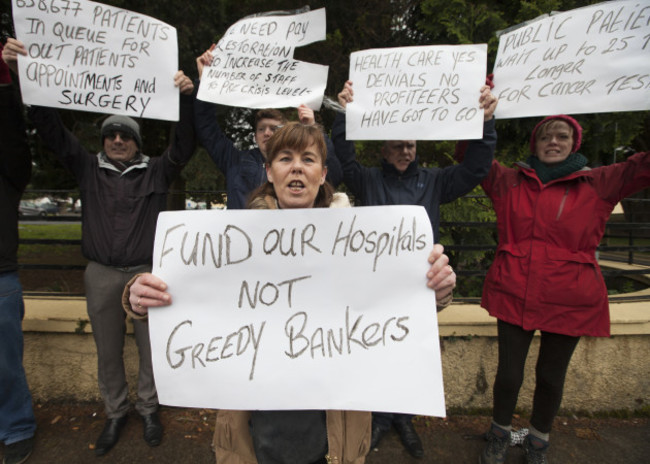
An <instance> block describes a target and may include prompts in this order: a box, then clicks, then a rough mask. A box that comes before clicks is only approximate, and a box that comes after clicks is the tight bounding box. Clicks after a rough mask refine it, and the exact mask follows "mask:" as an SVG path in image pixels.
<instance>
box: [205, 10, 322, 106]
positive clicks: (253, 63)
mask: <svg viewBox="0 0 650 464" xmlns="http://www.w3.org/2000/svg"><path fill="white" fill-rule="evenodd" d="M324 39H325V8H320V9H318V10H314V11H310V12H307V13H301V14H297V15H286V16H257V17H253V18H245V19H242V20H240V21H237V22H236V23H235V24H233V25H232V26H230V28H228V30H227V31H226V33H225V34H224V36H223V37H222V38H221V40H220V41H219V43H217V46H216V48H215V49H214V50H213V52H212V54H213V60H212V63H211V65H210V66H206V67H205V68H204V69H203V75H202V76H201V84H200V86H199V92H198V96H197V97H198V98H199V99H200V100H205V101H209V102H213V103H219V104H222V105H230V106H241V107H245V108H285V107H298V106H300V105H301V104H305V105H307V106H308V107H310V108H311V109H313V110H318V109H319V108H320V106H321V103H322V102H323V94H324V92H325V86H326V85H327V71H328V67H327V66H322V65H317V64H312V63H305V62H302V61H298V60H294V59H293V53H294V50H295V48H296V47H301V46H304V45H308V44H310V43H313V42H318V41H320V40H324Z"/></svg>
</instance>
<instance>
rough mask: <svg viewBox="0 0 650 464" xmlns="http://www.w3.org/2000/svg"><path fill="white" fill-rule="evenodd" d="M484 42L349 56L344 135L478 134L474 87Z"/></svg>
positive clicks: (481, 79)
mask: <svg viewBox="0 0 650 464" xmlns="http://www.w3.org/2000/svg"><path fill="white" fill-rule="evenodd" d="M486 60H487V45H485V44H479V45H439V46H420V47H403V48H383V49H372V50H364V51H361V52H355V53H352V54H351V55H350V80H351V81H352V83H353V89H354V101H353V102H352V103H349V104H348V105H347V109H346V114H347V116H346V132H347V138H348V139H349V140H400V139H413V140H449V139H452V140H454V139H476V138H479V139H480V138H481V137H482V136H483V111H481V109H480V108H479V101H478V100H479V96H480V92H479V90H480V88H481V86H482V85H483V84H484V83H485V73H486V66H487V64H486Z"/></svg>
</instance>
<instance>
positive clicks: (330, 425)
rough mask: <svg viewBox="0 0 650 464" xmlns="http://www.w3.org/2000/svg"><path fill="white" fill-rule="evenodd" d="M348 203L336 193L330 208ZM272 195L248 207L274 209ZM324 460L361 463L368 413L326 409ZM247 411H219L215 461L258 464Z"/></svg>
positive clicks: (368, 426) (335, 463) (366, 444)
mask: <svg viewBox="0 0 650 464" xmlns="http://www.w3.org/2000/svg"><path fill="white" fill-rule="evenodd" d="M345 206H350V202H349V200H348V198H347V196H346V195H345V194H339V193H337V194H335V198H334V201H333V202H332V205H331V207H345ZM276 208H277V203H276V201H275V199H274V198H271V197H264V198H261V197H260V198H257V199H255V200H254V201H253V202H252V204H251V209H276ZM326 415H327V419H326V422H327V443H328V446H329V450H328V454H327V456H326V459H327V462H328V463H332V464H363V463H364V462H365V460H366V455H367V454H368V451H370V430H371V424H372V420H371V413H370V412H365V411H327V412H326ZM249 419H250V412H249V411H230V410H225V409H222V410H219V411H218V412H217V424H216V427H215V431H214V439H213V441H212V447H213V449H214V452H215V455H216V458H217V464H257V459H256V458H255V451H254V450H253V439H252V438H251V435H250V428H249V425H248V421H249Z"/></svg>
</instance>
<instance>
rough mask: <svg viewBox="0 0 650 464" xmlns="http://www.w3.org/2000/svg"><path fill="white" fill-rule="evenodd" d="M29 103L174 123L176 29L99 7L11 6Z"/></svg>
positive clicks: (55, 0) (64, 3)
mask: <svg viewBox="0 0 650 464" xmlns="http://www.w3.org/2000/svg"><path fill="white" fill-rule="evenodd" d="M13 17H14V26H15V29H16V36H17V38H18V39H19V40H20V41H22V42H23V43H24V44H25V47H26V48H27V51H28V53H29V56H28V57H22V56H19V58H18V71H19V73H20V88H21V91H22V95H23V101H24V102H25V103H27V104H33V105H41V106H49V107H54V108H66V109H71V110H81V111H92V112H96V113H110V114H122V115H127V116H133V117H141V118H153V119H163V120H168V121H177V120H178V112H179V101H178V89H177V88H176V87H174V74H175V73H176V71H177V70H178V46H177V40H176V29H175V28H173V27H172V26H170V25H168V24H165V23H163V22H161V21H158V20H157V19H154V18H151V17H149V16H145V15H142V14H139V13H134V12H132V11H128V10H123V9H120V8H115V7H112V6H108V5H103V4H101V3H95V2H88V1H83V0H79V1H71V0H48V1H36V0H13Z"/></svg>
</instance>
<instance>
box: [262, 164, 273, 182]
mask: <svg viewBox="0 0 650 464" xmlns="http://www.w3.org/2000/svg"><path fill="white" fill-rule="evenodd" d="M264 167H265V168H266V179H267V180H268V181H269V182H270V183H273V176H272V174H271V166H269V163H264Z"/></svg>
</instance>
